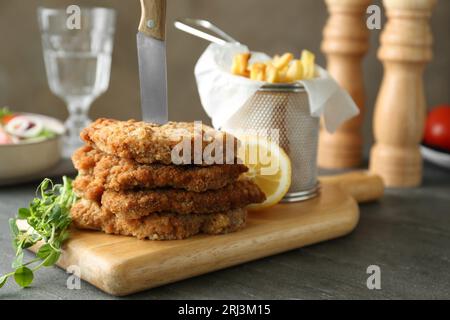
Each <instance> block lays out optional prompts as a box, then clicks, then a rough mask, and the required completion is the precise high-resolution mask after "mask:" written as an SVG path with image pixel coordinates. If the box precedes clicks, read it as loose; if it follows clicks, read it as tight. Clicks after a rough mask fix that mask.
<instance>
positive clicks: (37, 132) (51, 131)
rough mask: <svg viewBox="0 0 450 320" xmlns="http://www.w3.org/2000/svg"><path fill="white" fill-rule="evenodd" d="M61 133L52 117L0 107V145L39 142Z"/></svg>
mask: <svg viewBox="0 0 450 320" xmlns="http://www.w3.org/2000/svg"><path fill="white" fill-rule="evenodd" d="M63 133H64V129H62V127H61V126H60V125H59V123H55V121H54V119H52V118H48V117H45V116H41V115H37V114H29V113H15V112H12V111H10V110H9V109H8V108H6V107H4V108H0V145H7V144H20V143H30V142H39V141H42V140H46V139H52V138H55V137H56V136H58V135H61V134H63Z"/></svg>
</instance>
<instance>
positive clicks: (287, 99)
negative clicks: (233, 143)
mask: <svg viewBox="0 0 450 320" xmlns="http://www.w3.org/2000/svg"><path fill="white" fill-rule="evenodd" d="M224 128H225V129H226V130H229V131H231V132H233V131H239V130H273V129H278V132H279V143H280V146H281V147H282V148H283V149H284V150H285V151H286V153H287V154H288V155H289V157H290V159H291V163H292V184H291V187H290V189H289V192H288V194H287V195H286V197H285V198H284V199H283V201H284V202H295V201H303V200H307V199H311V198H313V197H315V196H317V195H318V193H319V183H318V181H317V164H316V162H317V147H318V137H319V118H316V117H312V116H311V115H310V111H309V102H308V95H307V92H306V91H305V89H304V88H303V86H301V85H300V84H295V85H281V84H280V85H265V86H263V87H262V88H261V89H260V90H259V91H257V92H256V93H255V94H254V95H253V96H252V97H251V98H250V99H249V100H248V101H247V102H246V103H245V105H244V106H243V107H242V108H241V109H239V111H238V112H237V113H236V114H234V115H233V116H232V117H231V118H230V119H229V120H228V121H227V122H226V123H225V125H224Z"/></svg>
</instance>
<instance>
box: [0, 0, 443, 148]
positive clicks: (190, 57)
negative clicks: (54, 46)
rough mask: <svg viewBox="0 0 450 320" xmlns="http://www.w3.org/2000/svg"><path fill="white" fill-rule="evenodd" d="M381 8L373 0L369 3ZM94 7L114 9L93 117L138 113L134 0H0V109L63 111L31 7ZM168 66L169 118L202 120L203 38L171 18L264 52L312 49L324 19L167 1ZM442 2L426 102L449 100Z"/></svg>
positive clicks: (294, 8)
mask: <svg viewBox="0 0 450 320" xmlns="http://www.w3.org/2000/svg"><path fill="white" fill-rule="evenodd" d="M374 3H376V4H380V5H381V1H374ZM69 4H79V5H101V6H108V7H113V8H116V9H117V11H118V14H119V19H118V29H117V33H116V37H115V51H114V57H113V68H112V78H111V85H110V90H109V91H108V92H107V93H106V94H104V95H103V96H102V97H100V98H99V99H98V100H97V101H95V102H94V104H93V106H92V110H91V116H92V117H93V118H96V117H100V116H107V117H114V118H119V119H127V118H139V116H140V112H139V103H140V102H139V83H138V69H137V54H136V38H135V34H136V29H137V25H138V22H139V17H140V6H139V1H138V0H127V1H125V0H96V1H93V0H44V1H43V0H40V1H37V0H26V1H25V0H15V1H13V0H0V43H1V44H2V45H1V50H0V106H1V105H9V106H11V107H12V108H14V109H17V110H20V111H33V112H40V113H44V114H48V115H52V116H56V117H58V118H60V119H64V118H65V117H66V116H67V112H66V108H65V105H64V103H63V102H62V101H61V100H59V99H58V98H57V97H55V96H54V95H52V93H51V92H50V90H49V89H48V85H47V79H46V75H45V69H44V63H43V59H42V50H41V44H40V35H39V31H38V26H37V21H36V8H37V6H38V5H47V6H55V5H58V6H66V5H69ZM168 4H169V8H168V65H169V99H170V118H171V119H172V120H203V121H209V119H208V117H207V116H206V114H205V113H204V111H203V109H202V107H201V105H200V101H199V98H198V94H197V91H196V85H195V81H194V76H193V68H194V65H195V62H196V61H197V59H198V57H199V56H200V54H201V53H202V51H203V50H204V49H205V48H206V46H207V43H205V42H204V41H202V40H198V39H196V38H193V37H191V36H189V35H186V34H184V33H182V32H179V31H177V30H175V28H174V27H173V21H174V19H175V18H177V17H196V18H205V19H208V20H211V21H213V22H215V23H216V24H217V25H218V26H220V27H221V28H223V29H225V30H226V31H227V32H228V33H230V34H231V35H233V36H234V37H235V38H237V39H239V40H240V41H241V42H243V43H246V44H247V45H249V47H250V48H252V49H253V50H259V51H265V52H267V53H270V54H274V53H278V52H285V51H291V52H294V53H296V54H299V53H300V51H301V50H302V49H303V48H307V49H309V50H312V51H313V52H315V53H316V54H317V56H318V62H319V64H321V65H325V59H324V57H323V54H322V53H321V52H320V49H319V48H320V42H321V40H322V29H323V26H324V24H325V21H326V19H327V12H326V7H325V4H324V1H321V0H277V1H275V0H168ZM449 18H450V1H446V0H440V1H438V5H437V7H436V9H435V11H434V14H433V19H432V28H433V33H434V36H435V43H434V52H435V58H434V60H433V61H432V62H431V63H430V64H429V65H428V67H427V69H426V75H425V79H426V81H425V87H426V95H427V101H428V104H429V106H433V105H436V104H439V103H448V102H449V101H450V99H449V90H448V89H449V83H450V81H449V78H450V72H449V70H450V68H449V56H450V42H449V41H448V40H449V39H448V36H449V31H450V28H449V23H450V22H449V21H450V19H449ZM378 39H379V31H373V32H371V48H370V52H369V53H368V55H367V57H366V59H365V62H364V71H365V81H366V86H367V107H368V112H367V115H366V125H365V127H364V131H365V136H366V142H367V143H366V149H367V148H368V147H369V144H370V141H371V117H372V108H373V104H374V101H375V98H376V95H377V92H378V88H379V85H380V81H381V77H382V72H383V71H382V66H381V64H380V62H379V61H378V60H377V58H376V51H377V48H378Z"/></svg>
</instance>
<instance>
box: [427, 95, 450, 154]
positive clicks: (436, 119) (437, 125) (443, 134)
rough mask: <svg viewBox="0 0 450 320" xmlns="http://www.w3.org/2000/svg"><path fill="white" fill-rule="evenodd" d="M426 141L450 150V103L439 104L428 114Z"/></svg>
mask: <svg viewBox="0 0 450 320" xmlns="http://www.w3.org/2000/svg"><path fill="white" fill-rule="evenodd" d="M424 143H425V144H426V145H429V146H432V147H437V148H441V149H445V150H448V151H450V105H448V104H447V105H440V106H437V107H435V108H434V109H433V110H432V111H431V112H430V113H429V114H428V117H427V121H426V123H425V138H424Z"/></svg>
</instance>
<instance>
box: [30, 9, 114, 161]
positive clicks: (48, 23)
mask: <svg viewBox="0 0 450 320" xmlns="http://www.w3.org/2000/svg"><path fill="white" fill-rule="evenodd" d="M75 14H77V13H75ZM78 14H79V16H78V17H74V16H72V15H71V14H70V13H68V12H67V10H66V9H56V8H42V7H41V8H39V9H38V21H39V27H40V30H41V37H42V47H43V51H44V60H45V68H46V72H47V80H48V83H49V86H50V90H51V91H52V92H53V93H54V94H55V95H57V96H58V97H60V98H61V99H63V100H64V101H65V103H66V104H67V107H68V110H69V117H68V119H67V120H66V122H65V127H66V134H65V136H64V146H63V156H64V157H66V158H68V157H70V156H71V155H72V153H73V152H74V151H75V149H76V148H78V147H79V146H81V144H82V142H81V140H80V137H79V135H80V131H81V130H82V129H83V128H84V127H86V126H87V125H89V123H90V119H89V117H88V111H89V108H90V106H91V104H92V102H93V101H94V100H95V99H96V98H97V97H99V96H100V95H101V94H103V93H104V92H105V91H106V90H107V89H108V86H109V78H110V72H111V54H112V50H113V43H114V32H115V22H116V13H115V11H114V10H113V9H108V8H80V10H79V12H78ZM77 18H78V23H77V20H71V19H77ZM71 21H72V22H73V21H75V23H72V24H71V23H70V22H71Z"/></svg>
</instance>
